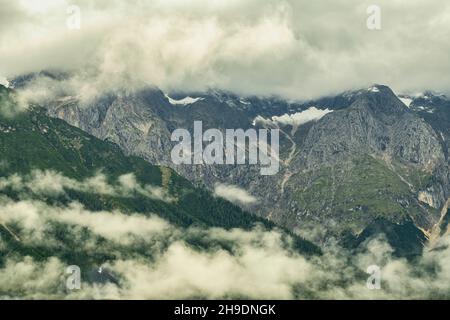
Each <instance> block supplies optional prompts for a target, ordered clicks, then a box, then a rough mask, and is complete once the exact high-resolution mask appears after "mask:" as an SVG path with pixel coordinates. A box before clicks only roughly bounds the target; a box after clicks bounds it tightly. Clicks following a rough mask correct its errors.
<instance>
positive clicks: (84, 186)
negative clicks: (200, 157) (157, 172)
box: [0, 170, 174, 202]
mask: <svg viewBox="0 0 450 320" xmlns="http://www.w3.org/2000/svg"><path fill="white" fill-rule="evenodd" d="M117 182H118V183H117V184H116V185H111V184H110V183H109V182H108V179H107V177H106V176H105V175H104V174H102V173H97V174H96V175H95V176H92V177H89V178H86V179H84V180H83V181H78V180H75V179H72V178H69V177H66V176H64V175H61V174H60V173H58V172H56V171H52V170H45V171H42V170H33V171H32V172H31V173H30V174H29V175H26V176H20V175H18V174H13V175H11V176H9V177H2V178H0V191H1V190H5V189H6V188H11V189H12V190H14V191H26V192H30V191H31V192H32V193H35V194H38V195H50V196H53V195H61V194H64V193H65V189H71V190H76V191H81V192H88V193H93V194H100V195H109V196H121V197H133V196H134V193H138V194H140V195H142V196H144V197H148V198H151V199H156V200H161V201H166V202H172V201H173V200H174V199H173V198H172V197H171V196H170V195H169V194H168V193H167V191H165V190H164V189H163V188H161V187H157V186H151V185H141V184H140V183H138V182H137V180H136V177H135V175H134V174H133V173H129V174H124V175H121V176H119V177H118V179H117Z"/></svg>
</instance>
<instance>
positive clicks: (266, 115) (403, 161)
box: [12, 73, 450, 255]
mask: <svg viewBox="0 0 450 320" xmlns="http://www.w3.org/2000/svg"><path fill="white" fill-rule="evenodd" d="M40 76H41V77H42V76H45V77H53V75H52V74H51V73H49V74H44V75H42V74H41V75H40ZM30 77H32V76H28V77H22V78H19V79H16V80H15V81H12V83H13V85H14V86H15V87H16V88H18V89H20V88H21V87H25V86H26V85H27V81H29V80H30ZM45 107H46V110H47V111H46V112H47V114H48V115H49V116H51V117H54V118H59V119H62V120H64V121H66V122H67V123H69V124H71V125H73V126H75V127H78V128H80V129H81V130H83V131H85V132H87V133H89V134H91V135H93V136H95V137H97V138H99V139H101V140H104V141H108V142H112V143H114V144H117V145H118V146H119V147H120V149H121V150H122V151H123V152H124V153H125V154H126V155H130V156H131V155H132V156H136V157H140V158H143V159H145V160H146V161H148V162H149V163H151V164H154V165H163V166H167V167H171V168H172V169H173V170H175V171H176V172H177V173H178V174H180V175H181V176H184V177H185V178H187V179H188V180H190V181H191V182H192V183H194V184H195V185H197V186H199V187H205V188H206V189H209V190H210V191H212V192H213V191H214V190H215V188H216V187H217V185H218V184H226V185H231V186H236V187H239V188H241V189H243V190H245V191H246V192H248V193H249V194H250V195H252V196H253V197H255V198H256V199H257V201H254V202H252V203H245V204H242V203H241V204H240V206H241V207H242V208H243V209H245V210H247V211H249V212H252V213H254V214H256V215H258V216H260V217H262V218H264V219H267V220H269V221H271V222H273V223H275V224H276V225H278V226H281V227H283V228H287V229H289V230H291V231H292V232H294V233H296V234H300V235H303V236H305V237H308V238H310V240H313V241H315V242H316V243H319V244H324V243H326V242H327V241H329V240H330V239H338V240H339V241H340V242H341V243H343V244H345V245H348V246H355V245H357V244H359V243H361V242H362V241H363V240H364V239H366V238H367V237H369V236H370V235H372V234H373V233H374V232H383V233H385V234H386V235H387V236H388V239H389V240H390V243H391V244H392V245H394V247H396V248H397V250H398V252H399V253H400V254H405V255H414V254H418V253H420V252H421V250H422V248H423V246H424V244H425V243H429V242H433V239H436V238H438V237H439V236H440V235H442V234H443V233H445V232H446V227H447V219H448V216H447V210H448V204H449V202H448V200H449V192H450V189H449V187H450V181H449V160H448V139H449V134H450V130H449V127H448V121H447V119H448V117H449V116H450V101H449V99H448V98H447V97H446V96H444V95H438V94H433V93H432V92H425V93H423V94H417V95H396V94H395V93H394V92H393V91H392V90H391V89H390V88H389V87H387V86H383V85H374V86H372V87H370V88H365V89H360V90H355V91H349V92H344V93H342V94H339V95H336V96H331V97H324V98H320V99H317V100H311V101H303V102H292V101H287V100H284V99H281V98H277V97H268V98H262V97H240V96H237V95H234V94H231V93H228V92H223V91H217V90H210V91H208V92H204V93H192V92H190V93H183V92H176V93H164V92H162V91H161V90H159V89H157V88H154V87H148V88H143V89H141V90H139V91H136V92H126V91H125V90H124V91H118V92H110V93H107V94H104V95H102V96H101V97H100V98H97V99H95V100H94V101H91V102H90V103H88V104H87V105H86V104H85V103H81V102H80V101H79V100H78V98H77V97H74V96H65V95H63V94H61V95H60V96H59V97H57V98H56V99H53V100H51V101H48V102H47V103H46V105H45ZM194 121H202V122H203V127H204V130H206V129H209V128H218V129H221V130H225V129H228V128H233V129H237V128H242V129H244V130H246V129H249V128H278V129H280V132H281V139H280V158H281V169H280V172H279V173H278V174H277V175H273V176H261V175H260V174H259V168H258V166H257V165H256V166H255V165H235V166H229V165H227V166H220V165H196V166H190V165H189V166H188V165H174V164H173V163H172V161H171V159H170V152H171V150H172V148H173V146H174V143H173V142H171V140H170V136H171V133H172V132H173V131H174V130H175V129H178V128H185V129H188V130H192V129H193V123H194ZM312 231H313V232H312Z"/></svg>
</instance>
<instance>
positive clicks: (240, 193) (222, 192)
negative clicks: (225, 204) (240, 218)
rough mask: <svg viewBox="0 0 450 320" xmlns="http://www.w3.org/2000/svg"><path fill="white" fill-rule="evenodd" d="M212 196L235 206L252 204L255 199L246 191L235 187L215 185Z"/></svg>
mask: <svg viewBox="0 0 450 320" xmlns="http://www.w3.org/2000/svg"><path fill="white" fill-rule="evenodd" d="M214 194H215V195H216V196H218V197H221V198H224V199H226V200H228V201H230V202H234V203H237V204H244V205H248V204H253V203H255V202H256V201H257V199H256V198H255V197H254V196H252V195H251V194H249V193H248V192H247V191H246V190H244V189H242V188H239V187H237V186H232V185H225V184H220V183H219V184H217V185H216V186H215V187H214Z"/></svg>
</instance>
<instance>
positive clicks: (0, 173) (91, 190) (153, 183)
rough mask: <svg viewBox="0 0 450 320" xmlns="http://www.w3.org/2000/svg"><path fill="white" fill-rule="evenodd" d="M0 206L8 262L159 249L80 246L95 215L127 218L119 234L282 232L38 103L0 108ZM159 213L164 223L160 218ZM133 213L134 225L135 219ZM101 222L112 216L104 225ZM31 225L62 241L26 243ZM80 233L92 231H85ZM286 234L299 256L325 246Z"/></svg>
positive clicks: (100, 241)
mask: <svg viewBox="0 0 450 320" xmlns="http://www.w3.org/2000/svg"><path fill="white" fill-rule="evenodd" d="M0 96H1V101H0V108H3V107H4V106H6V105H7V104H14V103H15V102H14V92H13V91H11V90H9V89H6V88H4V87H1V86H0ZM0 110H1V109H0ZM0 202H1V207H2V210H0V211H1V212H0V248H1V250H0V265H3V264H4V263H6V262H7V258H8V259H11V258H15V259H16V258H17V259H23V258H24V257H26V256H30V257H33V259H37V260H39V261H47V259H51V258H52V257H58V258H59V259H61V260H62V261H64V262H67V263H69V264H77V265H79V266H83V267H85V268H88V269H92V268H95V266H99V265H101V264H103V263H105V262H106V261H115V260H116V259H117V258H118V257H117V252H122V253H121V254H124V255H133V254H135V253H136V250H137V252H140V253H142V254H144V253H145V252H146V251H148V250H150V249H151V248H150V247H148V245H145V244H144V243H143V244H141V245H139V246H136V245H135V246H133V247H127V246H124V245H122V246H120V250H119V249H117V246H116V245H113V244H111V243H110V242H109V241H107V240H106V239H104V238H102V237H96V238H93V239H96V240H89V241H96V242H97V245H98V249H96V248H95V247H94V248H90V249H83V248H82V247H79V245H81V243H85V241H87V240H86V239H91V237H93V235H92V234H91V231H90V230H91V229H90V228H88V229H86V228H85V227H82V225H83V223H90V222H89V221H91V219H95V221H97V222H98V223H99V226H98V225H97V224H95V227H96V228H100V229H99V230H100V233H102V232H104V231H102V230H103V229H102V227H101V225H102V223H104V224H106V225H108V224H113V223H114V224H115V223H116V222H114V221H116V220H117V221H120V223H119V225H114V230H116V231H115V233H117V234H122V233H123V232H124V231H122V229H121V227H123V228H125V229H124V230H127V229H128V228H130V231H129V232H140V228H143V226H142V227H141V226H140V225H141V224H142V225H145V223H149V221H150V222H152V224H155V225H156V228H157V229H159V228H161V230H160V232H164V230H165V229H166V228H167V226H166V225H165V223H166V222H168V223H170V224H171V225H173V226H176V227H177V228H180V230H184V229H185V228H200V230H202V229H205V230H206V229H207V228H215V227H216V228H224V229H225V230H231V229H232V228H239V229H238V230H248V231H250V230H253V228H254V227H255V224H261V225H263V226H264V227H265V228H266V229H267V230H272V229H273V228H274V225H273V224H272V223H270V222H268V221H266V220H264V219H260V218H258V217H256V216H253V215H250V214H248V213H246V212H245V211H243V210H242V209H240V208H239V207H237V206H235V205H233V204H231V203H229V202H227V201H225V200H223V199H220V198H216V197H214V196H212V194H211V193H210V192H209V191H207V190H205V189H200V188H195V187H194V186H193V185H192V184H191V183H190V182H189V181H187V180H186V179H184V178H182V177H180V176H179V175H178V174H176V173H175V172H174V171H173V170H172V169H169V168H167V167H160V166H154V165H150V164H149V163H148V162H146V161H144V160H142V159H139V158H137V157H127V156H125V155H124V154H123V153H122V151H120V149H119V148H118V147H117V146H116V145H114V144H112V143H109V142H105V141H101V140H99V139H97V138H95V137H93V136H90V135H88V134H87V133H85V132H83V131H81V130H80V129H77V128H75V127H72V126H70V125H68V124H67V123H66V122H64V121H62V120H59V119H54V118H49V117H48V116H47V115H46V112H45V110H44V109H42V108H39V107H36V106H34V107H31V108H30V109H29V110H28V111H25V112H22V113H20V114H16V115H15V116H13V117H12V116H11V115H7V116H5V115H4V114H3V113H1V112H0ZM38 212H40V213H39V214H38ZM30 215H31V216H30ZM96 215H98V217H95V216H96ZM38 216H39V219H41V218H42V219H43V217H47V218H48V219H50V220H49V221H50V222H46V223H45V225H42V226H41V227H39V223H37V222H34V223H32V224H31V225H28V224H27V221H28V220H29V219H37V217H38ZM77 216H81V217H83V218H82V220H81V222H80V223H81V225H80V226H78V225H77V224H75V225H73V226H71V224H68V225H67V224H66V223H62V222H65V221H72V220H71V219H75V218H76V217H77ZM155 216H159V217H160V218H162V219H164V220H163V221H166V222H164V223H161V222H158V220H156V222H157V223H156V222H153V220H154V218H153V217H155ZM50 217H51V218H50ZM126 217H129V219H131V220H130V221H131V222H127V221H128V220H127V219H128V218H126ZM60 219H62V220H60ZM102 219H105V220H104V221H103V222H102ZM109 219H112V220H109ZM141 220H142V222H138V221H141ZM134 221H136V222H134ZM122 223H123V224H124V225H123V226H121V224H122ZM131 223H132V224H133V225H130V224H131ZM22 224H24V225H22ZM27 226H28V227H36V228H37V230H41V229H43V230H45V233H46V236H45V237H48V239H57V242H56V243H54V244H52V242H51V241H50V243H51V245H50V247H48V246H43V245H41V244H39V242H36V241H31V240H29V241H28V240H27V241H25V240H24V239H28V238H29V237H34V236H33V234H34V233H35V232H36V231H33V233H32V234H28V233H27V232H26V229H24V228H25V227H27ZM28 227H27V228H28ZM152 228H153V227H152ZM151 230H152V229H150V230H149V231H148V233H149V234H151ZM75 231H76V233H74V232H75ZM80 232H81V234H82V235H83V234H84V236H80V235H79V233H80ZM115 233H113V235H112V236H113V237H116V236H115V235H114V234H115ZM145 234H146V233H144V235H145ZM282 234H283V237H285V240H286V241H290V240H289V239H293V240H294V242H295V246H296V248H297V249H298V250H299V251H301V252H304V253H307V254H313V253H318V252H319V250H318V249H317V247H315V246H314V245H313V244H311V243H310V242H307V241H304V240H302V239H300V238H298V237H297V236H294V237H293V238H292V237H288V233H282ZM180 235H183V233H182V232H181V233H180ZM40 237H41V236H40ZM79 237H81V238H79ZM172 237H174V236H173V235H172V236H168V238H167V239H165V238H164V236H162V239H161V241H162V242H163V243H170V241H172V240H171V238H172ZM185 237H186V239H185V241H187V242H188V243H191V244H192V245H193V246H195V247H199V248H209V247H214V246H224V248H227V246H229V245H228V244H227V243H226V242H223V243H221V242H219V243H218V242H216V241H208V240H207V239H206V238H205V239H203V238H204V237H205V236H204V235H201V234H198V235H196V233H193V232H192V231H189V232H187V233H186V236H185ZM40 239H41V238H40ZM83 239H84V240H83ZM41 240H42V239H41ZM52 241H56V240H52ZM77 241H79V243H78V244H77ZM121 241H122V240H121ZM127 241H128V240H127ZM117 250H119V251H117ZM151 250H153V249H151ZM125 252H127V253H125ZM148 254H150V252H149V253H148ZM0 294H1V292H0Z"/></svg>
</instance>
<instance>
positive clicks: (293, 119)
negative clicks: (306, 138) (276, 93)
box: [253, 107, 333, 134]
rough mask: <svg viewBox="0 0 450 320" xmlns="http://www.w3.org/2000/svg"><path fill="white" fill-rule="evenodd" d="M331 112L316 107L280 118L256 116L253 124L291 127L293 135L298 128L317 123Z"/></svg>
mask: <svg viewBox="0 0 450 320" xmlns="http://www.w3.org/2000/svg"><path fill="white" fill-rule="evenodd" d="M330 112H333V110H329V109H324V110H322V109H317V108H316V107H310V108H308V109H307V110H304V111H301V112H296V113H293V114H287V113H286V114H284V115H282V116H273V117H272V118H271V119H265V118H264V117H261V116H257V117H256V118H255V119H254V120H253V123H254V124H258V123H259V124H262V125H264V126H269V127H271V126H273V125H275V126H279V125H282V126H286V125H289V126H292V133H293V134H294V133H295V131H297V129H298V127H299V126H301V125H303V124H305V123H308V122H311V121H317V120H320V119H321V118H323V117H324V116H325V115H326V114H327V113H330Z"/></svg>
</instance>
